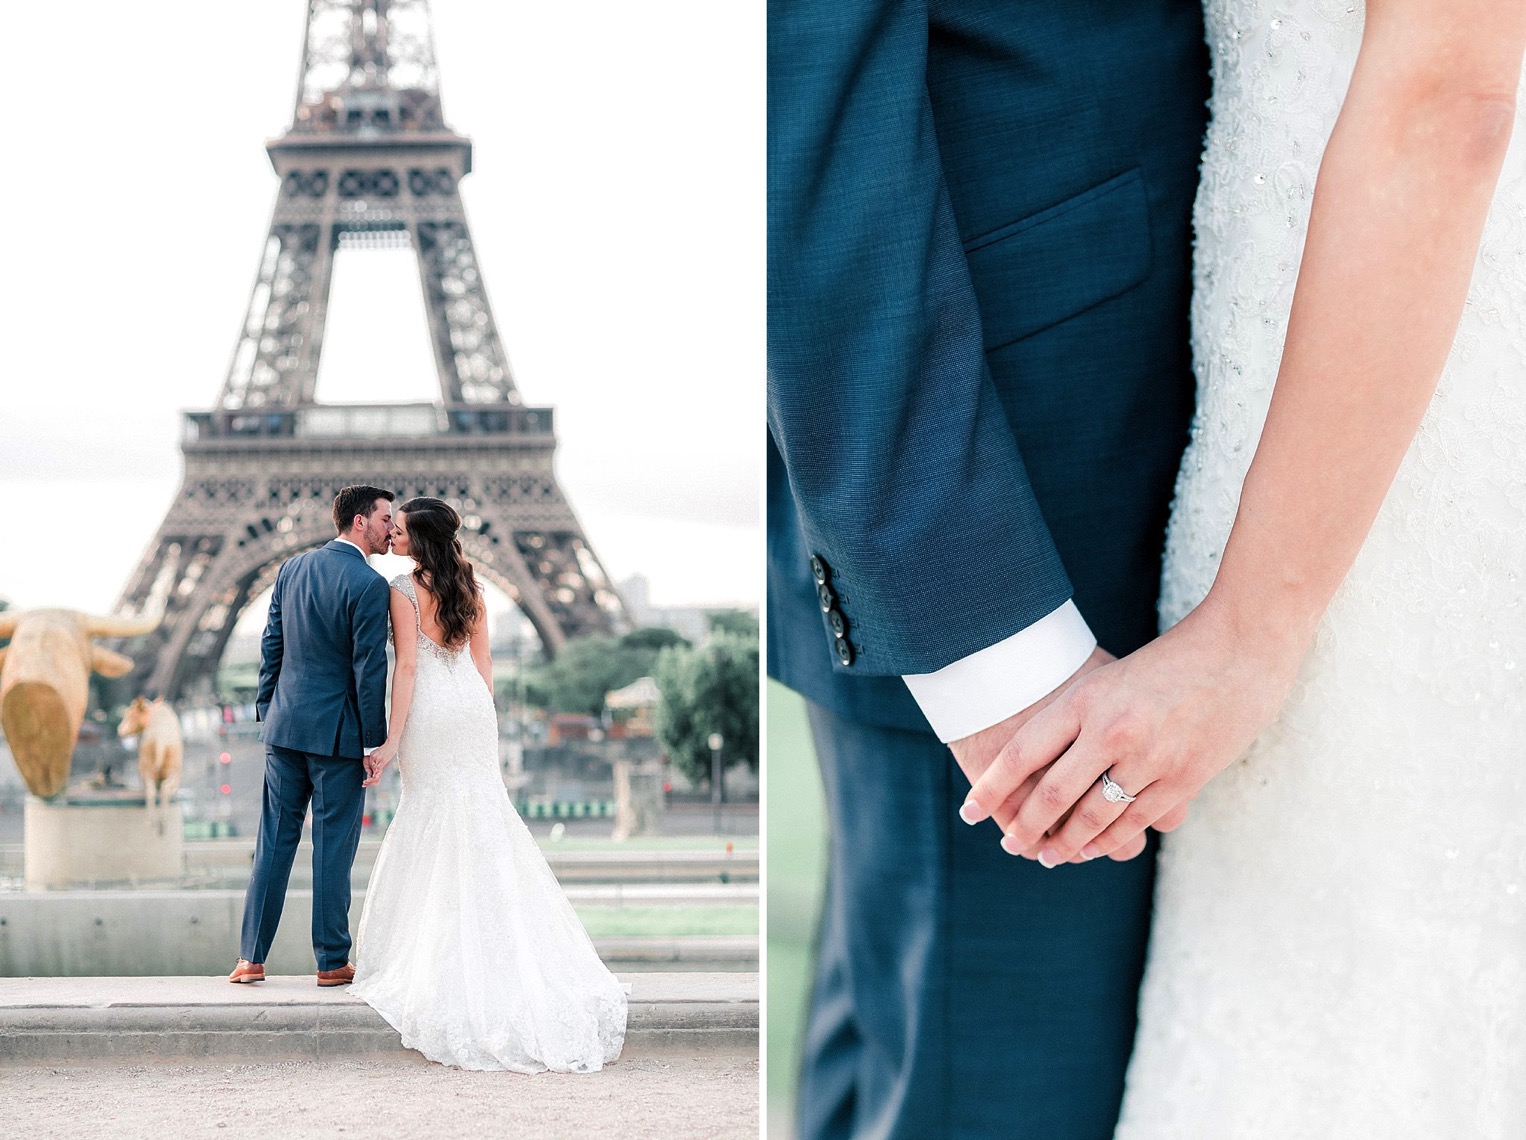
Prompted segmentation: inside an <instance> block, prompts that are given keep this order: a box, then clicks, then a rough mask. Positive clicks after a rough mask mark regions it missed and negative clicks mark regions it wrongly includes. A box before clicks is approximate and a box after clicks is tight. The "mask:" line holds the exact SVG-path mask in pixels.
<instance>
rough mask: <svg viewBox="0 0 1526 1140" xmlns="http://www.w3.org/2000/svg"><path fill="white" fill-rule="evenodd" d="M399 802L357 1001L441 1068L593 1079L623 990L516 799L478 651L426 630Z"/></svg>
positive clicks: (363, 929) (407, 583) (369, 893)
mask: <svg viewBox="0 0 1526 1140" xmlns="http://www.w3.org/2000/svg"><path fill="white" fill-rule="evenodd" d="M392 588H393V589H395V590H400V591H401V592H402V593H404V594H405V595H407V597H408V599H409V600H410V601H411V602H412V603H413V606H414V621H415V630H414V632H415V635H416V637H417V638H418V647H419V652H418V671H417V674H416V676H415V679H414V688H413V702H412V704H411V705H410V707H409V710H408V722H407V724H406V725H405V726H404V730H403V736H402V740H401V742H400V744H401V747H400V749H399V751H398V765H399V768H400V769H401V774H402V796H401V798H400V799H399V801H398V806H397V814H396V816H395V817H394V818H393V820H392V822H391V824H390V825H389V826H388V828H387V834H386V836H385V838H384V839H383V840H382V845H381V850H380V852H379V853H378V854H377V857H376V867H375V869H374V870H373V871H372V873H371V882H370V885H369V886H368V887H367V890H366V905H365V910H364V912H363V914H362V915H361V919H360V929H359V932H358V934H357V936H356V944H355V982H354V984H353V986H352V987H351V988H352V991H353V992H354V993H355V994H356V995H358V996H359V997H362V998H364V999H365V1000H366V1001H367V1002H368V1003H369V1004H370V1005H371V1006H372V1007H373V1008H375V1009H376V1011H377V1012H378V1013H380V1014H381V1015H382V1016H383V1017H384V1018H386V1019H387V1021H388V1022H389V1023H390V1024H391V1025H392V1027H393V1028H394V1029H396V1030H397V1031H398V1032H399V1033H400V1034H402V1038H403V1044H404V1045H405V1046H407V1047H408V1048H410V1049H417V1050H418V1051H419V1052H421V1053H423V1054H424V1056H426V1057H428V1058H429V1059H430V1060H432V1061H439V1062H441V1063H442V1064H447V1065H456V1066H458V1067H460V1068H463V1069H510V1070H513V1071H515V1072H521V1073H536V1072H541V1071H543V1070H546V1069H552V1070H555V1071H558V1072H572V1073H591V1072H597V1071H598V1070H599V1069H600V1068H602V1067H603V1066H604V1065H605V1064H606V1063H607V1062H609V1061H613V1060H614V1059H615V1058H616V1057H617V1056H619V1054H620V1048H621V1045H622V1043H623V1041H624V1039H625V1016H626V997H625V990H624V987H623V986H622V985H621V984H620V982H618V981H617V980H616V979H615V976H614V975H613V974H611V973H610V972H609V970H608V969H606V968H605V966H604V963H602V962H601V961H599V956H598V953H597V952H596V951H595V950H594V947H593V943H592V942H590V941H589V938H588V934H587V933H586V932H585V931H584V929H583V926H582V923H580V922H579V921H578V918H577V915H576V914H575V913H574V912H573V909H572V905H571V904H570V903H569V902H568V901H567V896H566V895H565V894H563V893H562V889H561V887H560V885H559V884H558V883H557V881H556V877H555V875H553V874H552V872H551V868H550V867H548V866H547V865H546V860H545V857H544V856H542V855H541V853H540V848H539V847H537V846H536V843H535V840H534V839H533V838H532V837H531V835H530V832H529V829H527V828H526V827H525V825H524V822H523V821H522V820H521V819H520V818H519V813H518V812H516V811H515V810H514V805H513V804H512V803H510V801H509V797H508V792H507V791H506V789H505V788H504V785H503V779H502V776H501V775H500V773H499V768H498V722H497V716H496V713H495V711H494V708H493V698H492V694H491V693H490V692H489V691H488V688H487V686H486V685H485V684H484V683H483V681H482V675H481V674H480V673H478V672H477V670H476V668H475V667H474V665H473V664H472V659H471V654H470V653H469V652H468V649H467V647H466V646H464V645H463V646H462V647H461V648H459V649H456V650H450V649H445V648H443V647H441V646H440V645H438V644H437V643H435V642H434V641H432V640H430V638H429V637H428V636H427V635H426V634H425V633H424V632H423V630H422V629H421V628H419V627H418V625H417V622H418V608H417V607H418V599H417V596H416V594H415V592H414V587H413V581H412V579H411V578H410V577H409V576H408V575H406V574H404V575H399V576H398V577H396V578H394V579H393V580H392Z"/></svg>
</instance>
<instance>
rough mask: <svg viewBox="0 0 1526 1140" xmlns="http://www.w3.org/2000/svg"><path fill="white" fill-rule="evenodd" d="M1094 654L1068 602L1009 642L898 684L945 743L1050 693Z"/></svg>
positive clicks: (1082, 620) (1081, 620)
mask: <svg viewBox="0 0 1526 1140" xmlns="http://www.w3.org/2000/svg"><path fill="white" fill-rule="evenodd" d="M1096 648H1097V638H1096V637H1095V635H1093V633H1092V631H1091V627H1090V626H1089V625H1087V624H1086V619H1085V618H1083V617H1082V616H1081V611H1080V610H1078V609H1076V603H1075V602H1074V601H1069V602H1066V603H1065V604H1064V605H1063V606H1061V607H1060V608H1059V609H1057V610H1055V611H1054V612H1053V613H1050V614H1047V615H1046V616H1044V617H1041V618H1040V619H1039V620H1038V621H1036V622H1034V623H1033V624H1032V625H1030V626H1028V627H1027V628H1026V629H1020V630H1018V631H1017V632H1016V633H1014V634H1013V635H1012V636H1011V637H1009V638H1006V639H1005V640H1003V641H998V642H997V643H996V644H995V645H988V646H986V648H984V649H978V650H976V651H975V652H974V653H971V654H970V655H969V656H968V657H961V658H960V659H959V660H958V661H955V662H953V663H952V664H949V665H945V666H944V667H943V668H942V669H939V670H938V671H937V672H935V673H913V674H910V675H908V676H905V677H903V678H902V680H904V681H905V682H906V687H907V688H908V689H910V690H911V695H912V696H913V697H914V698H915V699H916V702H917V704H918V705H920V706H921V708H922V715H923V716H925V717H926V718H927V721H928V723H929V724H931V725H932V726H933V731H934V732H935V733H937V734H938V739H939V740H941V741H943V742H944V743H945V744H947V743H948V742H949V741H950V740H959V739H960V738H961V737H965V736H969V735H971V734H972V733H976V732H979V731H981V730H982V729H986V728H990V727H991V726H992V725H993V724H997V723H999V722H1001V721H1003V720H1006V719H1007V718H1008V717H1009V716H1011V715H1012V714H1013V713H1017V712H1021V711H1022V710H1023V709H1025V708H1027V707H1028V706H1029V705H1031V704H1034V703H1035V702H1037V701H1039V700H1042V699H1043V698H1044V697H1046V696H1048V695H1049V694H1050V693H1052V692H1054V691H1055V690H1056V689H1058V688H1059V687H1060V686H1061V685H1063V684H1064V683H1065V682H1066V681H1067V680H1069V679H1070V677H1071V675H1072V674H1073V673H1075V671H1076V670H1077V669H1079V668H1081V666H1082V665H1084V664H1085V663H1086V659H1087V658H1088V657H1090V656H1091V655H1092V650H1094V649H1096Z"/></svg>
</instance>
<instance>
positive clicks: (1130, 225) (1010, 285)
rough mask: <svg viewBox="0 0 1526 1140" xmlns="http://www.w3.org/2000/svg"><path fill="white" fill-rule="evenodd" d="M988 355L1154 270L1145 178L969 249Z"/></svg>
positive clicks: (1131, 176) (1069, 202)
mask: <svg viewBox="0 0 1526 1140" xmlns="http://www.w3.org/2000/svg"><path fill="white" fill-rule="evenodd" d="M964 252H965V255H966V257H967V258H968V259H969V263H970V274H971V276H972V278H973V280H974V285H975V296H976V298H977V299H978V300H979V302H980V317H981V322H982V325H983V328H984V340H985V348H986V351H987V352H991V351H993V350H995V349H998V348H1001V347H1002V346H1003V345H1006V344H1011V343H1012V342H1013V341H1015V340H1021V339H1022V338H1023V337H1025V336H1031V335H1032V334H1034V333H1036V332H1039V331H1040V330H1042V329H1046V328H1048V327H1049V326H1050V325H1053V324H1058V323H1059V322H1060V321H1063V320H1066V319H1067V318H1069V317H1073V316H1075V315H1076V314H1078V313H1081V312H1084V311H1086V310H1087V309H1089V308H1091V307H1092V306H1093V305H1098V304H1101V303H1102V302H1103V301H1106V300H1107V299H1109V298H1110V297H1116V296H1117V295H1118V294H1119V293H1122V292H1123V291H1124V290H1125V289H1129V288H1132V287H1133V286H1135V285H1137V284H1139V282H1141V281H1143V280H1144V279H1145V277H1146V276H1147V275H1148V274H1149V272H1150V211H1149V204H1148V201H1147V200H1146V197H1145V186H1144V178H1143V177H1142V176H1141V175H1140V173H1139V170H1138V169H1137V168H1136V169H1134V170H1130V171H1126V172H1125V173H1123V174H1120V175H1118V176H1117V177H1116V178H1110V179H1108V180H1107V181H1106V182H1103V183H1102V184H1101V185H1098V186H1093V187H1092V188H1091V189H1090V190H1084V191H1082V192H1081V193H1080V194H1077V195H1076V196H1075V197H1073V198H1068V199H1066V200H1065V201H1063V202H1061V203H1059V204H1058V205H1055V206H1051V207H1049V208H1048V209H1047V210H1041V211H1039V212H1038V213H1037V214H1033V215H1031V216H1029V217H1026V218H1023V219H1022V220H1021V221H1017V222H1013V223H1012V224H1011V225H1006V226H1003V227H1002V228H1001V229H999V230H993V231H991V232H990V233H988V234H982V235H981V236H980V237H977V238H972V239H971V240H970V241H967V242H966V243H965V245H964Z"/></svg>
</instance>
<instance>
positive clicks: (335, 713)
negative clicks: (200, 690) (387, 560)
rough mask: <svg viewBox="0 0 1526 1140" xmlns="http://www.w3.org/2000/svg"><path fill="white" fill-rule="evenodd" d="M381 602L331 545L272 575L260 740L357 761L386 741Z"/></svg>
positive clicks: (358, 562)
mask: <svg viewBox="0 0 1526 1140" xmlns="http://www.w3.org/2000/svg"><path fill="white" fill-rule="evenodd" d="M387 594H388V586H387V583H386V581H385V580H384V579H383V578H382V576H381V575H380V574H378V573H377V572H376V571H375V570H373V569H371V567H370V565H369V564H368V563H367V562H366V559H365V556H364V555H362V554H361V552H360V551H359V550H358V549H357V548H356V547H354V546H351V545H349V544H348V543H343V542H339V541H338V540H335V541H333V542H330V543H328V544H327V545H325V546H320V547H319V548H318V549H316V550H309V551H306V552H304V553H302V554H299V555H297V556H296V557H295V558H291V559H288V560H287V561H286V562H285V563H284V564H283V565H282V566H281V569H280V571H279V572H278V573H277V574H276V584H275V588H274V590H273V591H272V592H271V596H270V617H269V619H268V620H267V621H266V623H265V637H264V640H263V641H262V642H261V645H260V686H259V691H258V693H257V694H256V695H255V712H256V714H257V715H258V716H259V718H260V720H261V721H262V722H264V726H263V728H262V729H261V731H260V739H261V740H263V741H264V742H265V743H266V744H275V745H278V746H280V747H282V748H291V749H295V750H297V751H299V752H311V753H313V754H315V755H318V756H353V757H356V758H359V757H360V756H362V755H363V753H364V751H365V749H367V748H375V747H376V746H378V745H380V744H381V743H382V742H383V741H385V740H386V739H387V710H386V696H387V612H388V603H389V599H388V596H387Z"/></svg>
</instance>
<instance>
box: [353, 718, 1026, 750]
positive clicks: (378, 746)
mask: <svg viewBox="0 0 1526 1140" xmlns="http://www.w3.org/2000/svg"><path fill="white" fill-rule="evenodd" d="M991 723H992V724H994V723H996V722H995V721H992V722H991ZM380 747H381V745H380V744H378V745H377V746H376V748H380ZM376 748H362V749H361V750H360V754H361V755H362V756H369V755H371V753H373V752H375V751H376Z"/></svg>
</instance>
